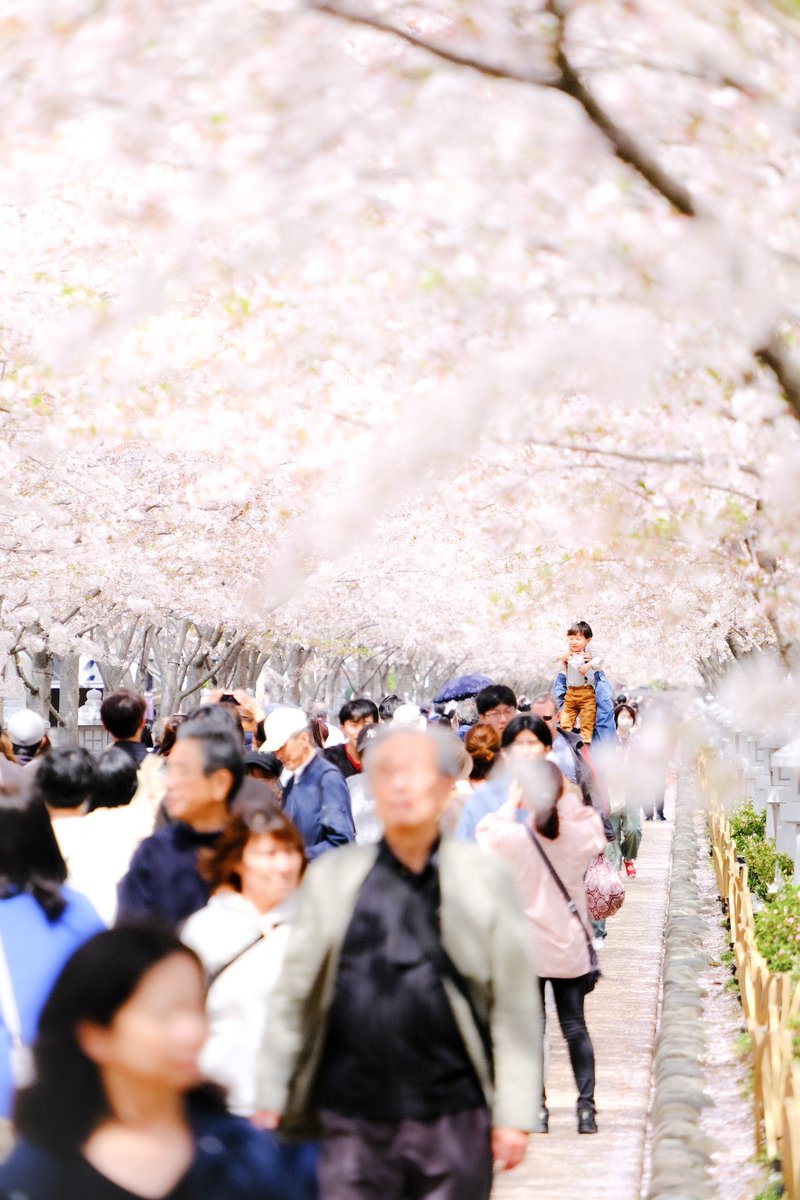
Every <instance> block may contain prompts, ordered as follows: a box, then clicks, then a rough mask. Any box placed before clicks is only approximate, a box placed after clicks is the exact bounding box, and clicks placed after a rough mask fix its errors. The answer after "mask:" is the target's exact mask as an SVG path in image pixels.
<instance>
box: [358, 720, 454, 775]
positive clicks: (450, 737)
mask: <svg viewBox="0 0 800 1200" xmlns="http://www.w3.org/2000/svg"><path fill="white" fill-rule="evenodd" d="M401 737H402V738H417V739H419V740H420V741H423V742H427V743H428V744H429V745H430V744H433V746H434V747H435V749H436V766H437V767H438V769H439V774H440V775H444V776H445V778H447V779H458V777H459V775H460V774H461V769H462V766H463V754H464V746H463V744H462V743H461V741H459V739H458V738H457V737H456V735H455V734H454V733H450V732H449V730H446V729H442V728H441V727H440V726H439V725H429V726H428V728H427V729H413V728H410V727H409V726H402V725H401V726H392V725H383V726H381V729H380V732H379V733H378V734H377V735H376V736H375V737H374V738H372V740H371V741H370V742H368V743H367V748H366V751H365V754H364V767H365V770H366V772H367V774H369V773H370V770H371V769H372V766H373V763H374V761H375V758H376V757H377V754H378V751H379V749H380V747H381V746H383V745H385V744H386V743H387V742H392V741H396V740H397V738H401Z"/></svg>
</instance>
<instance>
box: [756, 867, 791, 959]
mask: <svg viewBox="0 0 800 1200" xmlns="http://www.w3.org/2000/svg"><path fill="white" fill-rule="evenodd" d="M754 921H755V930H756V944H757V945H758V948H759V950H760V951H761V953H762V954H763V955H764V958H765V959H766V962H767V966H768V967H769V969H770V971H786V972H787V973H788V974H789V975H792V976H793V977H794V978H795V979H800V888H796V887H790V886H789V887H785V888H784V889H783V891H782V892H781V893H780V894H779V895H777V896H774V897H773V898H772V899H771V900H770V902H769V904H765V905H764V907H763V908H762V909H761V911H760V912H757V913H756V914H755V917H754Z"/></svg>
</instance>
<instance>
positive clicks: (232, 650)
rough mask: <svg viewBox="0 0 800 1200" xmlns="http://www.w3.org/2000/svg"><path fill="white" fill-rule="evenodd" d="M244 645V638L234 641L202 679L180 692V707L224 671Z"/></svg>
mask: <svg viewBox="0 0 800 1200" xmlns="http://www.w3.org/2000/svg"><path fill="white" fill-rule="evenodd" d="M243 645H244V638H239V640H238V641H237V642H234V643H233V645H232V646H229V647H228V650H227V651H226V653H225V654H224V655H223V656H222V658H221V659H220V660H219V662H218V663H215V664H214V666H213V667H212V668H211V670H210V671H208V672H207V673H206V674H205V675H204V676H203V677H202V679H198V681H197V683H193V684H192V686H191V687H190V688H188V689H187V691H185V692H180V693H179V695H178V707H179V708H180V706H181V704H183V702H184V700H186V699H187V698H188V697H189V696H193V695H194V693H195V692H197V691H199V690H200V688H201V687H205V685H206V684H207V683H208V682H209V680H211V679H213V678H214V676H215V675H219V673H220V671H223V670H224V669H225V666H226V665H227V663H228V662H229V660H230V658H231V657H232V655H234V654H238V652H239V651H240V650H241V648H242V646H243Z"/></svg>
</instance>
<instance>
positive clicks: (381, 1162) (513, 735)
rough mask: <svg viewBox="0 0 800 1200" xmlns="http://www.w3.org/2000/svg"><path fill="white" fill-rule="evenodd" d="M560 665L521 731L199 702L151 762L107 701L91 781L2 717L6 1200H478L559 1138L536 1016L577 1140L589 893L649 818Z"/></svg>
mask: <svg viewBox="0 0 800 1200" xmlns="http://www.w3.org/2000/svg"><path fill="white" fill-rule="evenodd" d="M587 629H588V627H587ZM581 638H582V639H583V644H582V645H581V646H578V645H577V642H578V641H579V640H580V639H581ZM570 639H571V641H570V652H569V654H568V655H567V656H565V658H564V660H563V664H562V665H563V671H561V672H559V675H558V677H557V679H556V681H555V684H554V687H553V689H552V690H551V691H549V692H547V693H542V694H540V695H537V696H536V697H534V698H533V699H532V700H531V701H525V700H524V699H522V700H518V697H517V696H516V695H515V693H514V691H513V690H512V689H511V688H510V687H507V686H505V685H502V684H491V685H488V686H486V687H484V688H483V689H481V690H480V691H479V692H478V694H477V695H476V696H475V697H474V698H472V699H471V700H470V701H469V703H468V704H467V705H465V704H464V703H463V702H461V701H457V702H454V703H450V704H440V705H436V706H430V707H429V708H427V709H423V708H420V707H418V706H417V705H414V704H410V703H406V702H403V701H402V700H401V698H400V697H397V696H387V697H385V698H384V699H383V700H382V701H381V702H380V703H379V704H376V703H375V702H374V701H373V700H371V699H369V698H366V697H355V698H353V699H351V700H349V701H348V702H347V703H345V704H344V705H343V706H342V708H341V710H340V711H339V713H338V726H336V725H334V724H333V723H332V722H329V720H328V713H327V712H326V711H324V709H321V708H320V707H319V706H317V707H315V708H314V709H312V711H311V712H305V711H302V710H301V709H298V708H292V707H284V706H277V705H276V706H270V707H269V709H268V710H267V711H265V712H263V711H261V710H259V709H258V707H257V705H256V704H255V702H254V700H253V699H252V697H250V696H248V695H247V694H246V693H244V692H236V693H232V694H227V693H214V694H212V695H211V696H210V697H208V699H207V701H206V702H205V703H203V704H202V705H200V706H198V707H197V708H195V709H194V710H192V711H191V712H188V713H186V714H181V715H175V716H170V717H168V718H166V719H164V718H162V719H160V720H159V721H158V722H157V724H156V726H155V728H154V730H153V734H154V735H155V736H154V738H153V739H149V740H151V741H152V744H151V746H148V745H147V744H146V742H145V740H143V739H144V737H145V725H146V719H145V717H146V706H145V701H144V698H143V697H142V696H140V695H138V694H136V693H134V692H131V691H127V690H120V691H117V692H114V693H112V694H110V695H108V696H106V698H105V699H104V701H103V704H102V709H101V714H102V720H103V724H104V726H105V729H106V730H107V732H108V735H109V739H110V745H109V746H108V748H107V749H106V750H104V751H103V753H102V754H101V755H100V756H99V758H94V757H93V756H92V755H91V754H89V752H88V751H86V750H84V749H81V748H78V747H74V746H63V747H59V746H52V745H51V744H50V740H49V736H48V729H47V727H46V726H45V723H44V722H43V721H42V719H41V718H37V714H35V713H28V712H23V713H17V714H15V715H14V717H12V719H11V720H10V721H9V722H8V727H7V730H6V732H5V738H4V740H3V741H2V742H0V751H2V756H1V757H0V1016H1V1017H2V1020H1V1021H0V1121H1V1122H2V1123H1V1124H0V1159H3V1158H4V1159H5V1161H4V1162H3V1164H2V1165H0V1196H6V1197H11V1196H18V1197H21V1196H26V1197H30V1198H31V1200H56V1198H58V1200H63V1198H64V1197H73V1196H74V1197H78V1196H80V1197H82V1198H83V1197H85V1198H86V1200H144V1198H146V1200H162V1198H164V1200H188V1198H189V1197H199V1196H202V1197H204V1198H208V1200H214V1198H216V1197H219V1200H223V1197H224V1200H233V1198H235V1197H239V1196H241V1197H243V1198H244V1197H247V1198H249V1197H263V1200H278V1198H282V1197H292V1198H296V1200H312V1198H314V1197H317V1196H320V1197H321V1198H322V1200H358V1198H359V1197H363V1198H364V1200H367V1198H372V1197H376V1198H377V1197H380V1198H381V1200H416V1198H417V1197H419V1198H422V1197H425V1198H428V1200H486V1198H487V1197H488V1195H489V1192H490V1189H491V1183H492V1178H493V1174H494V1172H496V1171H501V1170H510V1169H512V1168H514V1167H515V1166H517V1165H518V1164H519V1163H520V1162H521V1160H522V1158H523V1157H524V1154H525V1150H526V1144H527V1141H528V1136H529V1135H530V1134H532V1133H538V1134H546V1133H547V1132H548V1131H549V1125H550V1114H549V1112H548V1108H547V1100H546V1089H545V1079H544V1070H543V1059H544V1056H543V1045H544V1040H545V1012H546V1008H547V1004H546V997H547V996H548V995H549V994H552V996H553V1001H554V1007H555V1012H556V1014H557V1017H558V1021H559V1024H560V1027H561V1030H562V1032H563V1035H564V1038H565V1040H566V1042H567V1046H568V1051H569V1056H570V1061H571V1064H572V1068H573V1071H574V1075H575V1083H576V1090H577V1101H576V1128H577V1131H578V1133H580V1134H593V1133H596V1132H597V1130H598V1118H597V1111H596V1105H595V1063H594V1052H593V1048H592V1042H591V1037H590V1032H589V1029H588V1026H587V1021H586V1015H585V1000H586V997H587V995H589V994H590V992H591V991H592V989H593V987H594V985H595V982H596V980H597V977H598V974H599V971H598V956H597V952H598V951H599V950H600V949H601V948H602V946H603V943H604V938H605V936H606V929H605V923H604V921H602V920H598V919H594V920H593V919H592V914H591V912H590V909H589V907H588V905H587V894H586V888H585V884H584V876H585V873H586V871H587V868H588V867H589V866H590V864H591V863H593V862H595V861H596V860H597V859H598V856H604V857H605V859H607V860H608V861H609V862H610V863H611V864H612V865H613V867H614V869H615V871H618V872H620V873H621V874H622V875H623V876H624V877H625V878H626V879H631V878H634V877H635V871H636V868H635V865H634V864H635V860H636V856H637V853H638V848H639V843H640V841H641V836H642V824H641V817H640V808H641V807H642V806H644V808H645V815H650V816H661V817H663V791H662V793H661V795H657V794H655V793H656V792H657V791H658V783H657V775H658V773H656V784H655V785H654V788H655V791H654V789H653V788H650V790H649V792H648V794H647V795H643V794H637V793H636V791H635V786H636V785H635V781H636V780H639V781H640V780H641V773H640V771H639V770H638V768H637V767H636V766H634V764H633V760H632V756H635V745H636V734H637V723H638V720H639V717H638V713H637V709H636V706H635V705H634V704H632V703H631V702H629V701H628V700H627V699H626V698H625V697H619V698H617V699H618V702H617V703H615V698H614V696H613V693H612V691H611V688H610V686H609V683H608V680H607V679H606V677H605V675H604V673H603V671H602V670H601V669H600V668H601V663H600V660H599V658H598V656H596V655H595V653H594V652H593V651H591V648H590V649H589V650H587V645H588V642H589V641H590V640H591V631H589V637H588V638H587V637H586V636H585V631H582V630H579V631H578V633H577V634H575V635H573V633H572V630H571V631H570ZM573 643H574V644H573ZM570 656H573V657H572V658H571V657H570ZM574 656H578V657H579V659H580V662H578V658H576V657H574ZM583 664H585V666H586V670H582V669H581V666H582V665H583ZM571 671H572V672H575V675H570V672H571ZM576 678H577V679H578V680H579V681H580V682H576ZM587 688H590V689H591V691H592V697H591V703H589V699H590V698H589V697H588V695H587V694H586V689H587ZM576 692H577V693H578V694H575V693H576ZM562 699H565V700H566V701H567V702H568V707H567V710H566V712H565V711H564V710H563V709H562V707H561V701H562ZM576 719H579V722H580V726H581V728H579V729H578V730H575V729H574V728H573V725H574V724H575V720H576ZM661 773H662V775H663V770H662V772H661Z"/></svg>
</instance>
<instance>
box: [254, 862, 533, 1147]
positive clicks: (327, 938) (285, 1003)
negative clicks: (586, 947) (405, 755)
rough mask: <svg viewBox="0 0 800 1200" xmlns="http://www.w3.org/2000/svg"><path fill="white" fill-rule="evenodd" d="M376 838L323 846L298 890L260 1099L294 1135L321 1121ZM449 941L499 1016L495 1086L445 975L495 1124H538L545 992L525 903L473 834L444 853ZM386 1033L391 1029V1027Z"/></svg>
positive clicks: (267, 1037) (493, 1016) (264, 1049)
mask: <svg viewBox="0 0 800 1200" xmlns="http://www.w3.org/2000/svg"><path fill="white" fill-rule="evenodd" d="M377 853H378V847H377V846H363V845H362V846H359V845H354V846H345V847H342V848H341V849H337V850H334V851H332V852H331V853H329V854H324V855H322V856H321V857H320V858H319V859H318V860H317V861H316V862H315V863H313V864H312V866H311V867H310V869H309V871H308V873H307V875H306V877H305V879H304V881H303V885H302V888H301V890H300V908H299V911H298V914H297V917H296V918H295V922H294V925H293V927H292V933H291V937H290V939H289V945H288V947H287V951H286V958H285V960H284V967H283V973H282V975H281V978H280V980H279V982H278V986H277V988H276V990H275V992H274V993H273V998H272V1003H271V1005H270V1015H269V1020H268V1024H267V1028H266V1030H265V1034H264V1041H263V1043H262V1046H261V1062H260V1064H259V1083H258V1105H259V1108H262V1109H267V1110H269V1111H272V1112H280V1113H282V1114H283V1117H282V1129H283V1130H284V1132H286V1133H287V1134H289V1135H298V1136H302V1135H303V1134H305V1135H310V1134H311V1133H312V1132H313V1131H314V1128H315V1126H314V1116H315V1113H314V1106H313V1099H312V1096H313V1088H314V1082H315V1079H316V1075H317V1072H318V1069H319V1066H320V1061H321V1058H322V1052H323V1049H324V1046H325V1039H326V1035H327V1018H328V1012H329V1009H330V1005H331V1001H332V999H333V994H334V988H335V984H336V976H337V971H338V965H339V957H340V954H341V949H342V944H343V942H344V938H345V934H346V932H347V928H348V926H349V924H350V920H351V917H352V915H353V910H354V908H355V904H356V900H357V898H358V894H359V891H360V890H361V886H362V884H363V883H364V880H365V879H366V877H367V875H368V874H369V872H370V870H371V869H372V867H373V865H374V863H375V860H376V857H377ZM439 880H440V887H441V896H442V903H441V930H442V942H443V944H444V946H445V949H446V950H447V952H448V954H449V955H450V957H451V959H452V961H453V962H454V964H455V965H456V967H457V968H458V970H459V971H460V972H461V974H462V975H463V976H464V978H465V979H466V981H467V983H468V984H469V986H470V989H471V992H472V995H473V997H474V1001H475V1006H476V1008H477V1010H478V1012H479V1013H481V1014H482V1015H483V1016H484V1017H485V1019H486V1021H487V1023H488V1026H489V1030H490V1032H491V1038H492V1044H493V1048H494V1084H492V1080H491V1076H490V1070H489V1064H488V1063H487V1061H486V1055H485V1053H484V1049H483V1045H482V1043H481V1039H480V1035H479V1033H478V1031H477V1029H476V1028H475V1022H474V1021H473V1018H472V1015H471V1013H470V1007H469V1005H468V1004H467V1002H466V1000H465V999H464V997H463V996H462V995H461V994H460V992H459V991H458V989H457V988H456V987H455V986H454V985H453V984H452V983H451V982H450V980H447V979H445V980H443V984H444V988H445V992H446V994H447V998H448V1000H449V1002H450V1007H451V1009H452V1012H453V1016H454V1018H455V1021H456V1024H457V1025H458V1028H459V1030H460V1032H461V1036H462V1038H463V1039H464V1044H465V1046H466V1049H467V1052H468V1054H469V1056H470V1059H471V1060H472V1063H473V1065H474V1067H475V1070H476V1072H477V1075H478V1079H479V1080H480V1082H481V1086H482V1087H483V1090H484V1094H485V1096H486V1102H487V1104H488V1105H489V1107H490V1108H491V1110H492V1123H493V1125H494V1127H495V1128H511V1129H522V1130H530V1129H532V1128H533V1125H534V1123H535V1121H536V1118H537V1115H538V1105H539V1096H540V1082H541V1070H542V1062H541V1059H542V1043H541V1027H540V1018H539V991H538V988H537V987H536V986H535V972H534V966H533V960H532V956H531V949H530V935H529V933H528V929H527V922H526V920H525V917H524V914H523V910H522V902H521V900H520V897H519V893H518V892H517V889H516V885H515V883H514V879H513V877H512V876H511V874H510V872H509V871H508V869H507V868H506V867H505V865H504V864H502V863H499V862H498V861H497V860H496V859H494V858H492V857H491V856H490V855H488V854H485V853H484V852H483V851H481V850H479V849H478V848H477V847H476V846H473V845H469V844H468V843H465V842H456V841H450V840H449V839H443V841H442V845H441V849H440V852H439ZM387 1037H391V1031H389V1030H387Z"/></svg>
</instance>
